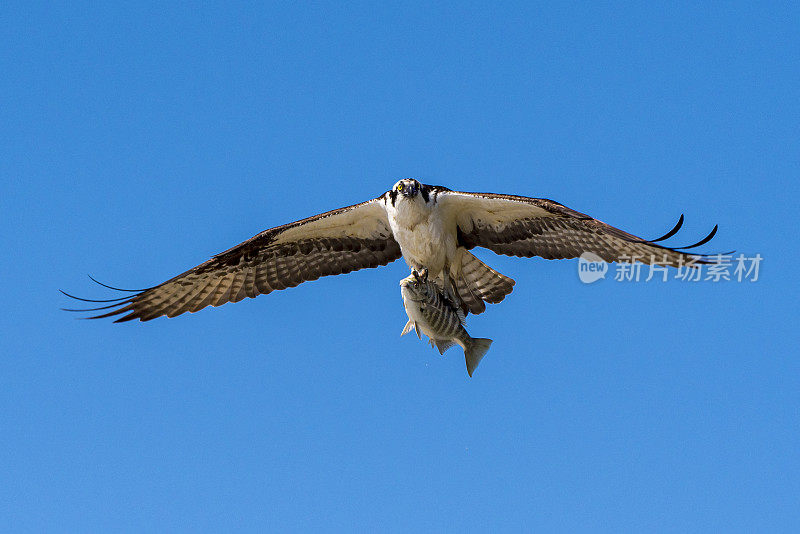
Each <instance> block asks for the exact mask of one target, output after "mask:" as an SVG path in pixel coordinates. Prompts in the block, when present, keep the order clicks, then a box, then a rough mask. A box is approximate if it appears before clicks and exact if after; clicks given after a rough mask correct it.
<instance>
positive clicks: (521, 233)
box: [65, 179, 717, 322]
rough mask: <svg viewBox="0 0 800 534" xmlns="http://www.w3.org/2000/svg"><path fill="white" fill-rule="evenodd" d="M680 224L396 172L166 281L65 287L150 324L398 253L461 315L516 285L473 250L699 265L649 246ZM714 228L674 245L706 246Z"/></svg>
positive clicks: (124, 317)
mask: <svg viewBox="0 0 800 534" xmlns="http://www.w3.org/2000/svg"><path fill="white" fill-rule="evenodd" d="M682 222H683V216H681V219H680V220H679V221H678V224H677V225H676V226H675V228H674V229H673V230H672V231H671V232H670V233H668V234H667V235H665V236H663V237H661V238H659V239H654V240H645V239H641V238H639V237H636V236H635V235H632V234H629V233H627V232H625V231H623V230H620V229H618V228H614V227H613V226H610V225H608V224H606V223H603V222H601V221H599V220H597V219H594V218H593V217H590V216H589V215H585V214H583V213H580V212H578V211H575V210H573V209H570V208H568V207H566V206H564V205H562V204H559V203H558V202H554V201H552V200H548V199H544V198H530V197H524V196H516V195H503V194H495V193H465V192H460V191H451V190H450V189H448V188H446V187H442V186H434V185H425V184H421V183H420V182H418V181H417V180H414V179H403V180H400V181H399V182H397V183H396V184H395V185H394V187H392V189H391V190H389V191H387V192H386V193H384V194H382V195H381V196H379V197H377V198H374V199H372V200H369V201H367V202H362V203H360V204H355V205H353V206H347V207H344V208H340V209H336V210H333V211H329V212H326V213H322V214H319V215H314V216H313V217H308V218H306V219H303V220H300V221H296V222H292V223H289V224H284V225H283V226H277V227H275V228H270V229H269V230H265V231H263V232H261V233H259V234H257V235H256V236H254V237H252V238H250V239H248V240H247V241H244V242H242V243H240V244H238V245H236V246H235V247H233V248H230V249H228V250H226V251H224V252H221V253H219V254H217V255H215V256H213V257H212V258H211V259H209V260H208V261H206V262H204V263H201V264H200V265H198V266H196V267H194V268H192V269H189V270H188V271H186V272H184V273H182V274H179V275H178V276H176V277H174V278H171V279H169V280H167V281H166V282H163V283H161V284H158V285H156V286H153V287H150V288H147V289H143V290H129V291H131V294H129V295H128V296H125V297H120V298H117V299H106V300H93V299H81V298H78V297H73V296H72V295H69V294H66V293H65V294H66V295H67V296H69V297H72V298H76V299H78V300H82V301H87V302H103V303H110V304H106V305H104V306H101V307H99V308H90V309H83V310H69V311H86V312H88V311H103V313H102V314H100V315H95V316H93V317H90V318H92V319H99V318H104V317H113V316H120V317H118V318H117V319H116V321H115V322H122V321H131V320H133V319H139V320H140V321H149V320H151V319H155V318H156V317H160V316H164V315H165V316H167V317H175V316H177V315H180V314H182V313H185V312H196V311H199V310H201V309H203V308H205V307H207V306H219V305H221V304H225V303H226V302H238V301H240V300H242V299H244V298H245V297H251V298H252V297H255V296H256V295H259V294H266V293H270V292H272V291H276V290H280V289H286V288H288V287H294V286H296V285H298V284H300V283H302V282H306V281H309V280H316V279H318V278H320V277H321V276H328V275H334V274H342V273H348V272H350V271H355V270H358V269H365V268H368V267H378V266H381V265H386V264H388V263H390V262H392V261H395V260H397V259H399V258H400V257H401V256H402V257H403V258H404V259H405V261H406V263H407V264H408V265H409V267H410V268H411V269H413V270H417V271H422V270H426V271H427V272H428V273H429V276H430V278H431V279H432V280H435V281H436V283H438V284H439V286H440V287H442V288H443V290H446V291H448V292H449V294H451V295H453V297H454V300H455V301H457V302H458V303H459V304H460V306H461V307H462V310H463V311H464V313H473V314H478V313H482V312H483V311H484V310H485V309H486V303H487V302H489V303H498V302H500V301H502V300H503V299H504V298H505V296H506V295H508V294H509V293H511V291H512V289H513V287H514V283H515V282H514V280H512V279H511V278H509V277H507V276H505V275H503V274H501V273H499V272H497V271H495V270H494V269H492V268H491V267H489V266H488V265H486V264H484V263H483V262H482V261H481V260H479V259H478V258H477V257H475V256H474V255H473V254H472V253H471V252H470V250H471V249H473V248H474V247H483V248H487V249H489V250H491V251H493V252H495V253H497V254H505V255H508V256H521V257H531V256H540V257H542V258H546V259H564V258H577V257H579V256H580V255H581V254H583V253H584V252H593V253H594V254H596V255H598V256H599V257H601V258H603V259H604V260H606V261H609V262H611V261H618V260H620V259H621V258H623V257H629V258H630V257H639V258H642V259H644V260H645V261H647V260H648V259H649V258H651V256H652V257H655V260H656V261H658V262H660V263H661V264H665V265H671V266H679V265H691V264H692V263H694V262H697V263H702V262H703V259H702V258H703V257H704V255H702V254H690V253H687V252H683V251H681V250H678V249H676V248H668V247H664V246H661V245H659V244H657V243H656V241H661V240H663V239H665V238H667V237H670V236H671V235H673V234H674V233H675V232H677V230H678V228H680V225H681V224H682ZM716 229H717V227H716V226H715V227H714V230H713V231H712V232H711V234H709V235H708V236H707V237H706V238H705V239H704V240H702V241H700V242H699V243H696V244H695V245H691V246H690V247H682V248H683V249H689V248H692V247H695V246H698V245H701V244H704V243H705V242H707V241H708V240H710V239H711V238H712V237H713V235H714V233H715V232H716ZM101 285H105V284H101ZM106 287H109V288H111V289H118V288H114V287H111V286H106ZM106 310H108V311H106Z"/></svg>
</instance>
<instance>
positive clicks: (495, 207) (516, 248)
mask: <svg viewBox="0 0 800 534" xmlns="http://www.w3.org/2000/svg"><path fill="white" fill-rule="evenodd" d="M436 200H437V202H438V203H439V204H440V210H441V211H442V213H443V214H444V216H445V218H446V220H447V221H450V222H451V224H454V225H456V228H457V232H458V239H459V244H461V245H462V246H464V247H466V248H468V249H471V248H473V247H476V246H478V247H485V248H488V249H489V250H492V251H494V252H496V253H497V254H505V255H507V256H523V257H531V256H541V257H542V258H546V259H564V258H577V257H579V256H580V255H581V254H583V253H584V252H593V253H595V254H597V255H598V256H600V257H601V258H603V259H604V260H605V261H609V262H612V261H620V260H623V261H644V262H649V261H650V260H651V257H652V259H653V260H654V261H655V262H658V263H660V264H665V265H671V266H677V265H686V264H691V263H692V262H694V263H703V260H702V259H701V258H702V256H703V255H701V254H688V253H685V252H681V251H679V250H676V249H672V248H668V247H663V246H661V245H657V244H655V243H654V242H652V241H647V240H645V239H642V238H640V237H637V236H635V235H632V234H629V233H628V232H624V231H622V230H620V229H619V228H614V227H613V226H610V225H608V224H606V223H604V222H602V221H598V220H597V219H595V218H593V217H590V216H588V215H586V214H584V213H580V212H578V211H575V210H573V209H570V208H568V207H566V206H564V205H562V204H559V203H558V202H554V201H552V200H547V199H544V198H529V197H521V196H515V195H499V194H493V193H463V192H459V191H449V190H445V189H444V188H441V190H440V191H438V192H437V195H436ZM676 228H677V227H676ZM674 231H675V230H673V232H671V233H670V234H669V235H671V234H672V233H674ZM715 231H716V229H715ZM713 233H714V232H712V234H710V235H709V237H707V238H706V239H705V240H703V241H702V242H701V243H698V244H702V243H705V242H706V241H708V240H709V239H710V238H711V236H713ZM665 237H667V236H665ZM683 248H691V247H683ZM632 258H633V259H632Z"/></svg>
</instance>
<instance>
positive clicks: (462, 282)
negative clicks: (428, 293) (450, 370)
mask: <svg viewBox="0 0 800 534" xmlns="http://www.w3.org/2000/svg"><path fill="white" fill-rule="evenodd" d="M460 252H461V265H460V269H459V270H457V271H456V274H455V276H454V277H453V278H454V280H453V282H454V283H453V286H454V288H455V291H456V293H457V294H458V298H459V299H460V301H461V307H462V309H463V310H464V313H467V312H471V313H474V314H479V313H483V312H484V311H485V310H486V304H484V301H486V302H489V303H492V304H496V303H498V302H500V301H501V300H503V299H504V298H505V296H506V295H508V294H509V293H511V291H512V290H513V289H514V283H515V282H514V280H513V279H512V278H509V277H508V276H505V275H504V274H500V273H498V272H497V271H495V270H494V269H492V268H491V267H489V266H488V265H486V264H485V263H483V262H482V261H481V260H479V259H478V258H476V257H475V256H474V255H473V254H472V253H471V252H469V251H468V250H466V249H460ZM476 365H477V364H476Z"/></svg>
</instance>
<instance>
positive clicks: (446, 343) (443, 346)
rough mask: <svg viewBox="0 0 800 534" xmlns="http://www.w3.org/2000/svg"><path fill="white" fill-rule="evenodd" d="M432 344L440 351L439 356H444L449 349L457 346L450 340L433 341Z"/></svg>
mask: <svg viewBox="0 0 800 534" xmlns="http://www.w3.org/2000/svg"><path fill="white" fill-rule="evenodd" d="M431 342H432V343H433V344H434V345H436V348H437V349H439V354H444V352H445V351H446V350H447V349H449V348H450V347H452V346H453V345H455V343H454V342H452V341H450V340H449V339H432V340H431Z"/></svg>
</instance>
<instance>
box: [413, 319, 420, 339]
mask: <svg viewBox="0 0 800 534" xmlns="http://www.w3.org/2000/svg"><path fill="white" fill-rule="evenodd" d="M414 331H415V332H416V333H417V338H419V339H422V332H420V331H419V325H418V324H417V323H414Z"/></svg>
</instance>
